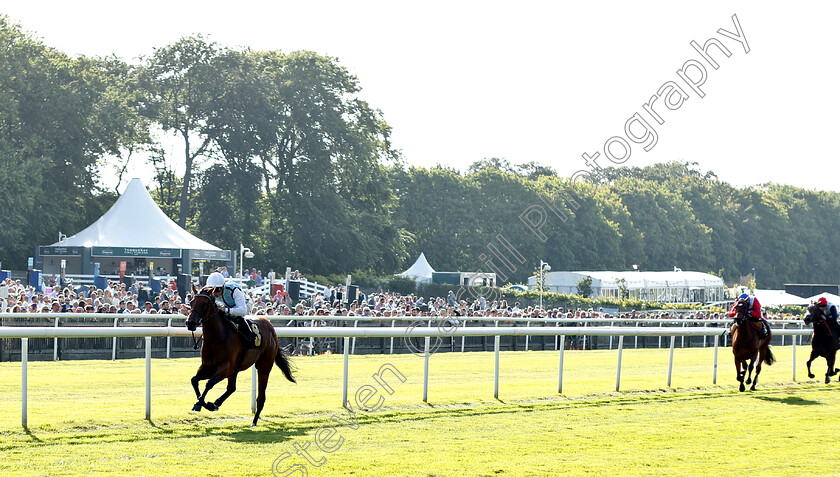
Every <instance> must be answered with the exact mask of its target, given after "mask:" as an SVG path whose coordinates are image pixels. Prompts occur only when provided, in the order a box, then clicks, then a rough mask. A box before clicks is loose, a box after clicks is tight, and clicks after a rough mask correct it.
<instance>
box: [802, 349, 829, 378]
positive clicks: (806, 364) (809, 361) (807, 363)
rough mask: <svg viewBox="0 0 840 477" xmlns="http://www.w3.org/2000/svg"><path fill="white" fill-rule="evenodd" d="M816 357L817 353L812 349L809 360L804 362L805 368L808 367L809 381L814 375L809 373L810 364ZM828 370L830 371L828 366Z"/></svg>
mask: <svg viewBox="0 0 840 477" xmlns="http://www.w3.org/2000/svg"><path fill="white" fill-rule="evenodd" d="M817 356H819V354H818V353H817V351H816V350H813V349H812V350H811V357H810V358H808V361H806V362H805V366H807V367H808V377H809V378H811V379H814V373H812V372H811V363H812V362H813V361H814V360H815V359H817ZM829 369H831V367H830V366H829Z"/></svg>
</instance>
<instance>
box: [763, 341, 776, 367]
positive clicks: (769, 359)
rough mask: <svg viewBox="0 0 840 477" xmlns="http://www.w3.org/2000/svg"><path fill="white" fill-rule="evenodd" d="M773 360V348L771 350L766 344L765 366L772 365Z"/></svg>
mask: <svg viewBox="0 0 840 477" xmlns="http://www.w3.org/2000/svg"><path fill="white" fill-rule="evenodd" d="M775 362H776V357H775V356H773V350H771V349H770V347H769V346H768V347H767V353H766V354H765V355H764V363H765V364H767V366H772V365H773V363H775Z"/></svg>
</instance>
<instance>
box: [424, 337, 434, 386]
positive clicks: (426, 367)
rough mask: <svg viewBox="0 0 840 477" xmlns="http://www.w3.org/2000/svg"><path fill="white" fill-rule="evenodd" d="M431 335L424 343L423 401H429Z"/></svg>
mask: <svg viewBox="0 0 840 477" xmlns="http://www.w3.org/2000/svg"><path fill="white" fill-rule="evenodd" d="M431 340H432V338H431V336H427V337H426V339H425V344H424V345H423V402H429V342H430V341H431Z"/></svg>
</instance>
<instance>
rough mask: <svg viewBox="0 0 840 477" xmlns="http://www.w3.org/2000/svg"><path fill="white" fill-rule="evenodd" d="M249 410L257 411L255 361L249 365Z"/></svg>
mask: <svg viewBox="0 0 840 477" xmlns="http://www.w3.org/2000/svg"><path fill="white" fill-rule="evenodd" d="M251 412H252V413H254V414H256V413H257V363H254V365H253V366H251Z"/></svg>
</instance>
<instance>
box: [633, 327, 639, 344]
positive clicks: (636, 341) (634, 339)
mask: <svg viewBox="0 0 840 477" xmlns="http://www.w3.org/2000/svg"><path fill="white" fill-rule="evenodd" d="M638 327H639V322H638V321H637V322H636V328H638ZM633 349H639V337H638V336H634V337H633Z"/></svg>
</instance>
